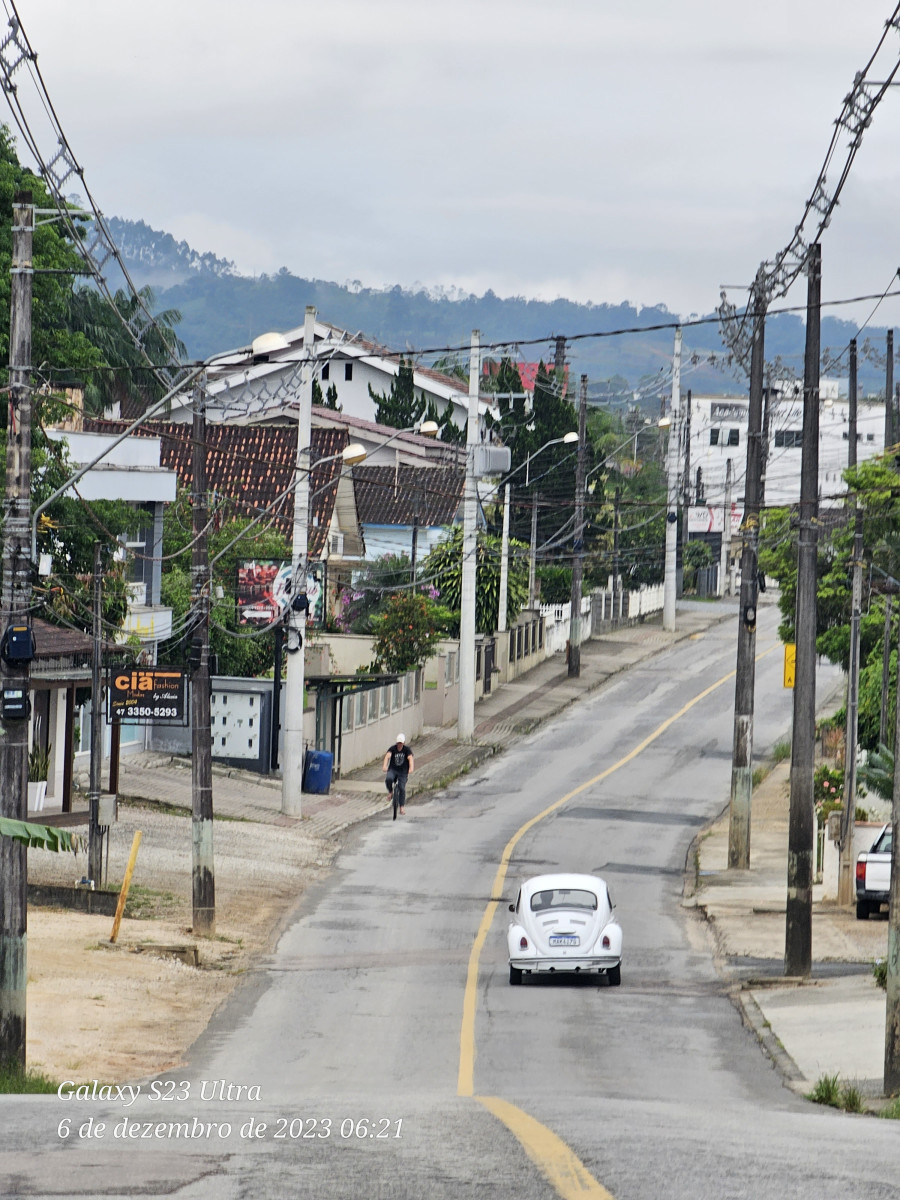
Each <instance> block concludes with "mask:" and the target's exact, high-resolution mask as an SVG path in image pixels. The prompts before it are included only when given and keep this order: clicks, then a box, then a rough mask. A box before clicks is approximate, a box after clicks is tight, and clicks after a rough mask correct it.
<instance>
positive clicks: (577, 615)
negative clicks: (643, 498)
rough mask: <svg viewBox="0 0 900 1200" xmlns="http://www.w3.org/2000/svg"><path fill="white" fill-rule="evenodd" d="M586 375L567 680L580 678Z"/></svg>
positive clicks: (580, 408)
mask: <svg viewBox="0 0 900 1200" xmlns="http://www.w3.org/2000/svg"><path fill="white" fill-rule="evenodd" d="M587 386H588V377H587V375H582V376H581V395H580V396H579V401H578V456H577V458H576V460H575V530H574V536H573V540H572V591H571V593H570V596H569V678H570V679H577V678H578V676H579V675H580V674H581V580H582V575H583V572H584V467H585V457H586V454H587V446H586V444H585V438H586V437H587Z"/></svg>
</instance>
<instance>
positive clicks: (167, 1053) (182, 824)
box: [27, 803, 338, 1083]
mask: <svg viewBox="0 0 900 1200" xmlns="http://www.w3.org/2000/svg"><path fill="white" fill-rule="evenodd" d="M138 829H140V830H141V831H142V835H143V838H142V842H141V847H140V851H139V853H138V859H137V867H136V870H135V874H134V883H133V887H132V893H131V896H132V899H131V903H130V904H129V912H130V913H131V914H132V915H130V916H126V917H125V919H124V920H123V922H122V926H121V929H120V932H119V937H118V941H117V943H116V944H115V945H111V943H110V941H109V938H110V934H111V932H112V919H111V918H110V917H105V916H90V915H87V914H84V913H76V912H68V911H63V910H60V909H47V908H37V907H30V908H29V910H28V1010H27V1039H28V1040H27V1063H28V1067H29V1069H32V1070H40V1071H42V1072H43V1073H44V1074H46V1075H48V1076H50V1077H51V1078H54V1079H56V1078H58V1079H60V1080H62V1079H74V1080H76V1081H81V1080H89V1079H100V1080H101V1081H104V1082H107V1083H116V1082H125V1081H127V1080H131V1079H140V1078H143V1077H145V1076H148V1075H152V1074H155V1073H157V1072H159V1071H163V1070H166V1069H168V1068H170V1067H175V1066H177V1065H178V1064H179V1063H180V1062H182V1061H183V1059H184V1055H185V1052H186V1050H187V1049H188V1047H189V1046H190V1045H191V1044H192V1043H193V1042H194V1041H195V1040H196V1038H197V1037H198V1036H199V1035H200V1034H201V1033H202V1032H203V1030H204V1029H205V1028H206V1026H207V1024H208V1023H209V1020H210V1017H211V1016H212V1014H213V1013H214V1012H215V1010H216V1009H217V1008H218V1006H219V1005H220V1004H221V1003H222V1002H223V1000H224V999H225V998H226V997H227V996H228V994H229V993H230V992H231V991H232V989H233V988H234V987H235V985H236V984H237V983H238V981H239V980H240V978H241V976H242V975H243V974H244V973H245V972H246V971H247V970H248V968H249V967H250V966H251V964H252V963H254V962H255V961H258V960H259V958H260V956H261V955H263V954H265V953H266V952H267V951H268V950H269V949H270V948H271V947H272V945H273V941H274V938H275V936H276V935H277V932H278V930H279V927H280V925H281V923H282V922H283V920H284V918H285V916H286V914H287V913H289V912H290V910H291V908H292V907H293V906H294V904H295V903H296V901H297V899H298V897H299V896H300V894H301V893H302V891H303V890H304V888H306V887H307V886H308V885H309V884H310V883H313V882H315V880H317V879H318V878H320V877H321V875H322V873H323V871H324V870H325V869H326V868H327V867H328V866H329V865H330V863H331V861H332V859H333V857H334V855H335V853H336V851H337V848H338V842H337V840H332V841H328V842H325V841H322V840H319V839H314V838H312V837H310V836H308V835H307V834H305V833H304V832H302V830H301V829H300V828H299V827H296V826H295V827H283V826H275V825H264V824H257V823H255V822H249V821H227V820H224V821H217V822H216V826H215V834H214V858H215V871H216V936H215V937H214V938H199V937H194V936H193V933H192V931H191V929H190V923H191V820H190V816H189V815H188V814H187V813H185V812H181V811H172V810H169V811H160V810H159V809H158V808H154V807H153V806H143V805H140V804H128V803H126V804H120V809H119V821H118V823H117V825H115V826H114V827H113V829H112V833H111V838H110V847H109V857H108V872H107V881H108V886H110V887H116V888H117V887H118V886H119V885H120V883H121V880H122V878H123V876H124V873H125V866H126V863H127V860H128V853H129V851H130V849H131V843H132V838H133V835H134V832H135V830H138ZM85 870H86V864H85V861H84V856H83V855H82V856H79V857H75V858H73V856H72V855H65V854H50V853H49V852H47V851H34V850H32V851H29V855H28V878H29V882H31V883H64V884H72V883H74V882H75V880H77V879H80V878H81V876H82V875H84V874H85ZM154 946H158V947H178V946H196V947H197V948H198V952H199V960H200V965H199V967H191V966H186V965H185V964H184V963H183V962H181V961H179V959H178V958H176V957H173V956H172V954H171V953H170V952H169V951H162V950H154Z"/></svg>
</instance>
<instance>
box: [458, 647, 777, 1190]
mask: <svg viewBox="0 0 900 1200" xmlns="http://www.w3.org/2000/svg"><path fill="white" fill-rule="evenodd" d="M777 648H778V644H776V645H774V646H772V647H771V648H770V649H768V650H764V651H763V652H762V654H758V655H757V656H756V661H757V662H758V661H759V660H760V659H761V658H765V657H766V655H767V654H771V653H772V651H773V650H776V649H777ZM736 673H737V672H736V671H729V672H728V674H727V675H723V676H722V678H721V679H717V680H716V682H715V683H712V684H710V686H709V687H708V688H704V690H703V691H702V692H698V694H697V695H696V696H694V697H693V699H691V700H689V701H688V702H687V704H685V705H684V706H683V707H682V708H680V709H679V710H678V712H676V713H673V714H672V716H671V717H667V718H666V720H665V721H663V722H662V724H661V725H658V726H657V728H656V729H654V730H653V732H652V733H650V734H648V736H647V737H645V738H644V740H643V741H642V742H639V743H638V744H637V745H636V746H635V747H634V749H633V750H629V752H628V753H627V754H626V755H624V756H623V757H622V758H620V759H619V760H618V761H617V762H614V763H613V764H612V765H611V766H609V767H607V768H606V769H605V770H603V771H601V772H600V773H599V774H598V775H595V776H594V777H593V778H592V779H588V780H587V781H586V782H585V783H582V784H579V786H578V787H576V788H573V789H572V791H570V792H567V793H566V794H565V796H561V797H560V799H559V800H555V801H554V802H553V804H549V805H548V806H547V807H546V808H545V809H543V810H542V811H541V812H539V813H538V814H537V815H536V816H534V817H532V818H531V819H530V820H528V821H526V822H525V824H524V825H521V826H520V827H519V828H518V829H517V830H516V832H515V833H514V834H513V835H512V837H511V838H510V839H509V841H508V842H507V843H506V846H505V847H504V850H503V854H502V856H501V858H500V863H499V866H498V867H497V874H496V875H495V876H494V883H493V887H492V889H491V900H490V901H489V902H488V905H487V907H486V908H485V910H484V915H483V916H482V918H481V923H480V924H479V926H478V931H477V933H476V934H475V941H474V943H473V945H472V952H471V954H470V955H469V967H468V971H467V972H466V990H465V994H464V996H463V1014H462V1025H461V1028H460V1034H459V1075H458V1079H457V1089H456V1091H457V1095H459V1096H474V1095H475V1015H476V1011H477V1007H478V969H479V964H480V961H481V950H482V947H483V946H484V943H485V941H486V940H487V935H488V933H489V931H490V928H491V924H492V923H493V920H494V913H495V912H496V911H497V908H498V907H499V904H500V901H501V899H502V892H503V887H504V885H505V883H506V875H507V872H508V871H509V863H510V859H511V858H512V855H513V851H514V850H515V848H516V846H517V845H518V844H519V842H520V841H521V840H522V838H523V837H524V836H525V834H526V833H528V832H529V831H530V830H531V829H533V828H534V826H535V825H537V824H538V822H539V821H543V820H544V818H545V817H548V816H549V815H550V814H551V813H553V812H556V810H557V809H558V808H561V807H562V806H563V805H564V804H566V803H567V802H568V801H569V800H571V799H572V798H573V797H574V796H578V795H580V793H581V792H584V791H587V789H588V788H591V787H593V786H594V784H597V783H601V782H602V781H603V780H604V779H607V778H609V776H610V775H612V774H613V772H614V771H618V770H619V768H620V767H624V766H625V765H626V763H630V762H631V761H632V760H633V759H635V758H637V756H638V755H639V754H641V753H643V751H644V750H646V749H647V747H648V746H650V745H651V744H652V743H653V742H655V741H656V740H657V738H659V737H661V736H662V734H664V733H665V732H666V730H667V729H668V728H669V727H670V726H671V725H674V723H675V722H676V721H678V720H679V719H680V718H681V717H683V716H684V715H685V713H688V712H690V711H691V709H692V708H694V707H695V705H697V704H699V703H700V702H701V700H705V699H706V697H707V696H709V695H711V694H712V693H713V692H714V691H716V690H717V689H718V688H720V687H721V686H722V685H723V684H724V683H727V682H728V680H729V679H734V677H735V675H736ZM477 1099H478V1100H479V1102H480V1103H481V1104H483V1105H484V1106H485V1107H486V1108H488V1109H489V1110H490V1111H491V1112H492V1113H493V1114H494V1115H495V1116H496V1117H498V1119H499V1120H501V1121H503V1123H504V1124H505V1125H506V1126H507V1128H508V1129H510V1130H511V1132H512V1133H513V1134H515V1136H516V1137H517V1138H518V1139H519V1141H520V1142H521V1143H522V1146H523V1147H524V1149H525V1152H526V1154H528V1156H529V1157H530V1158H531V1159H532V1160H533V1161H534V1162H535V1163H537V1165H538V1167H540V1169H541V1170H542V1171H543V1173H544V1175H545V1176H546V1178H547V1179H548V1180H549V1182H550V1183H551V1184H553V1186H554V1187H555V1188H556V1189H557V1191H558V1192H559V1194H560V1195H561V1196H562V1197H564V1200H576V1198H579V1200H580V1198H582V1197H583V1198H585V1200H587V1198H590V1200H606V1198H607V1197H609V1196H610V1194H609V1192H607V1191H606V1189H605V1188H603V1187H602V1186H601V1185H600V1184H599V1183H597V1181H596V1180H595V1179H593V1177H592V1176H591V1175H590V1173H589V1172H588V1171H587V1170H586V1168H585V1167H584V1166H583V1165H582V1163H581V1162H580V1161H579V1159H578V1158H576V1156H575V1155H574V1154H573V1153H572V1152H571V1151H570V1150H569V1149H568V1147H566V1145H565V1143H564V1142H562V1141H560V1139H559V1138H558V1137H557V1136H556V1134H554V1133H552V1132H551V1131H550V1130H549V1129H546V1128H545V1127H544V1126H543V1125H541V1124H540V1123H539V1122H538V1121H535V1120H534V1118H533V1117H529V1116H528V1114H527V1113H524V1112H522V1110H521V1109H518V1108H515V1106H514V1105H511V1104H508V1103H507V1101H505V1100H500V1099H498V1098H497V1097H481V1096H480V1097H477ZM538 1131H540V1132H538ZM560 1148H562V1149H560ZM562 1151H565V1155H563V1154H562ZM585 1188H587V1189H588V1190H585ZM579 1189H580V1190H579ZM590 1189H593V1190H590ZM610 1200H611V1197H610Z"/></svg>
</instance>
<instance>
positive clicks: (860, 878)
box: [856, 858, 866, 891]
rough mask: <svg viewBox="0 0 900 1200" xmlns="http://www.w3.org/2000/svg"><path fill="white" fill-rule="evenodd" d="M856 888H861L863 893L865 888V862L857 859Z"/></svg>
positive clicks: (862, 859)
mask: <svg viewBox="0 0 900 1200" xmlns="http://www.w3.org/2000/svg"><path fill="white" fill-rule="evenodd" d="M856 886H857V887H861V888H862V889H863V891H865V887H866V860H865V859H864V858H858V859H857V860H856Z"/></svg>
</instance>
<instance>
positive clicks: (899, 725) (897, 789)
mask: <svg viewBox="0 0 900 1200" xmlns="http://www.w3.org/2000/svg"><path fill="white" fill-rule="evenodd" d="M897 695H898V696H900V654H898V655H897ZM894 745H895V746H900V703H898V704H897V706H896V716H895V720H894ZM891 832H892V836H893V839H894V841H893V852H892V854H891V890H890V895H889V900H890V907H889V909H888V951H887V1014H886V1021H885V1027H884V1094H885V1095H886V1096H895V1095H896V1094H897V1093H898V1092H900V851H898V849H897V847H898V845H900V754H897V755H895V756H894V790H893V802H892V804H891Z"/></svg>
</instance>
